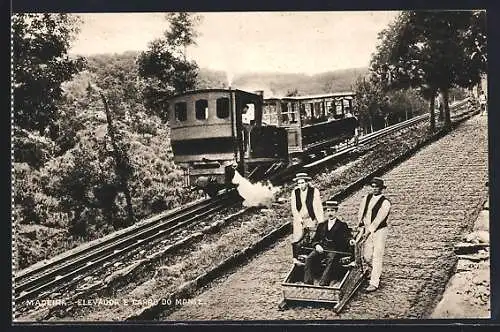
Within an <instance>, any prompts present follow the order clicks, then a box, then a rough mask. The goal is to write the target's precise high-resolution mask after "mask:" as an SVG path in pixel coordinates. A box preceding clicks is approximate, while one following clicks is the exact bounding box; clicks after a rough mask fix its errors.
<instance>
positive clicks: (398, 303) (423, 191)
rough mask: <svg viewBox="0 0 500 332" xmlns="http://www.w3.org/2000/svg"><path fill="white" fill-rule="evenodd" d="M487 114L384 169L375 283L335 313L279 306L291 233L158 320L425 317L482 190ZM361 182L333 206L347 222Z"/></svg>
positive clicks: (352, 216) (484, 191) (354, 209)
mask: <svg viewBox="0 0 500 332" xmlns="http://www.w3.org/2000/svg"><path fill="white" fill-rule="evenodd" d="M486 119H487V118H486V117H480V116H475V117H473V118H472V119H470V120H468V121H466V122H464V123H462V124H461V125H460V126H459V127H458V128H456V129H455V130H454V131H453V132H451V133H450V134H449V135H447V136H445V137H444V138H442V139H440V140H439V141H437V142H435V143H434V144H432V145H430V146H427V147H425V148H424V149H422V150H421V151H419V152H418V153H417V154H416V155H414V156H413V157H412V158H410V159H409V160H407V161H405V162H403V163H402V164H401V165H399V166H398V167H396V168H395V169H393V170H391V171H389V172H387V173H386V174H384V176H383V178H384V179H385V180H386V184H387V189H386V191H385V195H386V196H387V197H388V198H389V199H390V200H391V202H392V206H393V209H392V212H391V215H390V217H389V220H388V224H389V235H388V240H387V246H386V252H385V256H384V271H383V274H382V278H381V284H380V288H379V290H377V291H376V292H374V293H365V292H364V291H363V290H362V289H360V291H359V292H358V293H357V294H355V295H354V297H353V298H352V299H351V301H350V303H348V304H347V305H346V307H345V308H344V310H343V312H342V313H341V314H340V315H336V314H335V313H334V312H333V311H332V310H331V309H330V308H328V307H312V306H293V307H291V308H290V309H289V310H286V311H278V310H277V305H278V303H279V302H280V301H281V297H282V293H281V282H282V280H283V279H284V277H285V276H286V274H287V272H288V270H289V269H290V268H291V249H290V238H289V237H288V238H286V239H283V240H281V241H279V242H278V243H276V245H275V246H274V247H273V248H271V249H269V250H267V251H265V252H263V253H261V254H260V255H259V256H257V257H256V258H254V259H253V260H252V261H250V262H249V263H248V264H246V265H245V266H242V267H240V268H239V269H238V270H237V271H236V272H235V273H232V274H230V275H229V276H228V277H226V278H224V279H223V280H220V281H218V282H216V283H214V284H212V287H211V288H209V289H207V290H206V291H205V292H203V293H201V294H200V295H199V296H198V297H197V298H196V299H195V300H196V304H192V305H186V306H184V307H182V308H180V309H179V310H177V311H175V312H173V313H172V314H171V315H170V316H166V317H161V319H162V320H227V319H229V320H275V319H278V320H279V319H299V320H314V319H321V320H335V319H407V318H410V319H411V318H426V317H427V316H428V315H429V314H430V312H431V311H432V309H433V307H434V305H435V304H436V303H437V301H438V300H439V296H440V294H441V293H442V292H443V289H444V287H445V285H446V282H447V280H448V278H449V276H450V274H451V272H452V270H453V267H454V264H455V263H456V259H455V257H454V254H453V245H454V243H455V242H457V241H458V240H459V238H460V236H461V235H462V234H463V233H464V232H465V230H466V229H467V228H470V227H471V226H472V224H473V222H474V219H475V217H476V215H477V213H479V209H480V207H481V205H482V204H483V203H484V201H485V200H486V198H487V195H488V191H487V187H486V186H485V182H486V181H487V180H488V143H487V120H486ZM364 193H365V190H361V191H359V192H357V193H355V194H354V195H352V196H351V197H349V198H347V199H346V200H344V201H343V202H342V203H341V205H340V211H339V213H340V214H341V216H342V217H343V219H344V220H345V221H347V222H348V223H349V224H350V225H351V226H354V220H355V215H356V212H357V208H358V204H359V201H360V199H361V197H362V195H363V194H364Z"/></svg>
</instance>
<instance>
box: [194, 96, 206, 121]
mask: <svg viewBox="0 0 500 332" xmlns="http://www.w3.org/2000/svg"><path fill="white" fill-rule="evenodd" d="M195 112H196V120H206V119H207V118H208V100H206V99H199V100H197V101H196V104H195Z"/></svg>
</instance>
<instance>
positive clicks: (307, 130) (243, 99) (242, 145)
mask: <svg viewBox="0 0 500 332" xmlns="http://www.w3.org/2000/svg"><path fill="white" fill-rule="evenodd" d="M353 96H354V95H353V94H352V93H346V94H331V95H323V96H309V97H307V96H306V97H288V98H269V99H266V100H264V98H263V94H262V92H257V93H251V92H246V91H242V90H237V89H236V90H235V89H203V90H196V91H188V92H186V93H183V94H180V95H177V96H174V97H172V98H171V99H170V100H169V122H170V127H171V145H172V151H173V154H174V162H175V163H176V164H178V165H180V166H181V167H182V168H183V169H184V171H185V179H186V182H185V183H186V185H188V186H191V187H196V188H201V189H203V190H205V192H206V193H207V194H208V195H210V196H214V195H216V194H217V192H218V191H220V190H221V189H223V188H225V187H227V186H228V185H230V184H231V180H232V178H233V176H234V174H235V170H237V171H238V172H239V173H240V174H241V175H242V176H244V177H245V178H247V179H250V180H259V179H262V178H265V177H266V176H268V175H270V174H272V173H273V172H275V171H276V170H278V169H281V168H283V167H286V166H287V165H289V164H290V162H291V160H292V158H294V157H295V156H297V155H299V154H301V153H307V152H310V151H313V150H315V149H318V148H321V147H322V146H324V145H325V144H330V145H331V144H335V143H338V142H340V141H343V140H346V139H349V138H352V137H353V136H354V133H355V128H356V127H357V119H356V118H355V117H346V116H345V114H348V111H351V112H352V98H353ZM345 100H348V102H347V103H345V102H344V101H345ZM339 101H340V102H339Z"/></svg>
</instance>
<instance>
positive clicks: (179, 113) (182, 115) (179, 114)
mask: <svg viewBox="0 0 500 332" xmlns="http://www.w3.org/2000/svg"><path fill="white" fill-rule="evenodd" d="M174 109H175V119H176V120H177V121H186V120H187V104H186V103H185V102H181V103H175V106H174Z"/></svg>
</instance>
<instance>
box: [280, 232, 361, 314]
mask: <svg viewBox="0 0 500 332" xmlns="http://www.w3.org/2000/svg"><path fill="white" fill-rule="evenodd" d="M364 241H365V240H364V239H362V240H360V241H358V242H357V243H355V244H354V246H352V250H351V251H350V252H348V253H340V252H339V253H338V254H340V255H341V257H342V258H341V261H342V263H343V267H342V270H341V271H338V272H339V275H340V277H339V278H337V279H336V280H333V281H332V282H331V283H330V285H328V286H319V285H318V284H317V281H316V280H315V284H313V285H308V284H304V283H303V282H302V281H303V280H304V266H303V265H296V264H294V265H293V266H292V268H291V269H290V271H289V272H288V274H287V275H286V277H285V279H284V280H283V282H282V284H281V287H282V291H283V300H282V302H281V303H280V304H279V309H281V310H283V309H286V308H287V307H288V304H290V303H307V302H316V303H325V304H331V305H332V306H333V310H334V311H335V312H336V313H339V312H340V311H341V310H342V308H343V307H344V306H345V304H346V303H347V302H348V301H349V300H350V299H351V297H352V296H353V295H354V294H355V293H356V291H357V290H358V289H359V287H360V286H361V285H362V284H363V282H364V281H365V280H366V279H367V276H368V270H367V268H366V266H364V265H363V260H362V248H363V244H364ZM303 250H304V251H305V252H310V251H311V250H313V249H312V248H303ZM325 251H327V250H325ZM323 267H324V266H322V267H321V268H323ZM317 272H318V275H319V274H320V272H321V271H317Z"/></svg>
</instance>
